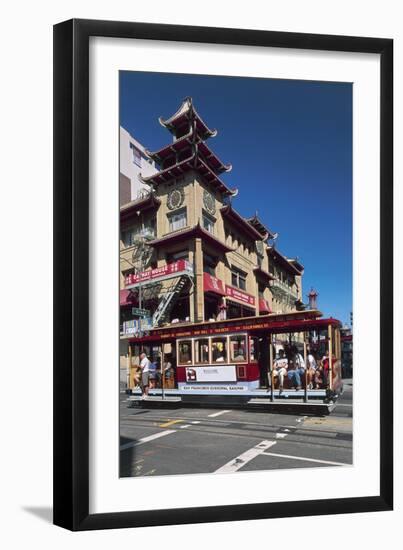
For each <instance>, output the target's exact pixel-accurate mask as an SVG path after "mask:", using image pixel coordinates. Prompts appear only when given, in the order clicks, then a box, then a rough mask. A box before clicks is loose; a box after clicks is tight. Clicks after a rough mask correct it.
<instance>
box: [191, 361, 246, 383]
mask: <svg viewBox="0 0 403 550" xmlns="http://www.w3.org/2000/svg"><path fill="white" fill-rule="evenodd" d="M186 381H187V382H236V369H235V366H234V365H226V366H222V367H221V366H217V367H195V368H191V367H187V368H186Z"/></svg>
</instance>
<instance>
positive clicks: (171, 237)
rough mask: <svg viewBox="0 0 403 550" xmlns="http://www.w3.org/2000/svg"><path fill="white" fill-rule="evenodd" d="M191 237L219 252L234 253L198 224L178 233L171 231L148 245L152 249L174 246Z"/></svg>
mask: <svg viewBox="0 0 403 550" xmlns="http://www.w3.org/2000/svg"><path fill="white" fill-rule="evenodd" d="M191 237H200V238H201V239H202V240H203V241H205V242H206V244H208V245H210V246H211V247H212V248H215V249H217V250H219V251H220V252H224V253H226V252H234V249H233V248H230V247H229V246H227V245H226V244H225V243H224V242H222V241H220V240H219V239H217V237H214V235H212V234H211V233H210V232H209V231H207V230H206V229H204V228H203V227H201V225H200V223H198V224H197V225H195V226H193V227H187V228H185V229H179V230H178V231H173V232H172V233H168V235H165V236H164V237H161V238H159V239H154V240H152V241H149V242H148V244H149V245H150V246H154V247H161V246H164V245H165V244H175V243H177V242H182V241H183V240H184V239H188V238H191Z"/></svg>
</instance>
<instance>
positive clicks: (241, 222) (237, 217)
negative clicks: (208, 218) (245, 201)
mask: <svg viewBox="0 0 403 550" xmlns="http://www.w3.org/2000/svg"><path fill="white" fill-rule="evenodd" d="M220 211H221V214H222V215H223V216H224V217H225V218H226V219H228V220H229V221H230V222H232V223H233V224H234V225H236V226H237V227H238V229H239V230H240V231H242V232H243V233H245V234H246V235H248V237H249V238H250V239H252V240H253V241H261V240H263V236H262V235H261V234H260V233H259V231H257V230H256V229H255V228H254V227H253V226H252V225H251V224H250V223H249V222H248V221H247V220H246V219H245V218H244V217H242V216H241V214H239V213H238V212H237V211H236V210H235V209H234V208H232V205H231V204H227V205H226V206H223V207H222V208H221V209H220Z"/></svg>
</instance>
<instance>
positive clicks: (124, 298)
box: [119, 289, 135, 306]
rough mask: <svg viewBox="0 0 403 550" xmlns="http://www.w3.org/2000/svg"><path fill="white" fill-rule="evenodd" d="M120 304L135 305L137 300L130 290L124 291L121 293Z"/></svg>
mask: <svg viewBox="0 0 403 550" xmlns="http://www.w3.org/2000/svg"><path fill="white" fill-rule="evenodd" d="M119 304H120V305H121V306H133V305H135V298H134V296H133V293H132V292H131V291H130V290H126V289H123V290H121V291H120V292H119Z"/></svg>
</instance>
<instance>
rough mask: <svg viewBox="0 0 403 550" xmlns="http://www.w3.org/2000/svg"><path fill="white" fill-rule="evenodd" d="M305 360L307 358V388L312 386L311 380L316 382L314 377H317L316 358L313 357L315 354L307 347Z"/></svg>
mask: <svg viewBox="0 0 403 550" xmlns="http://www.w3.org/2000/svg"><path fill="white" fill-rule="evenodd" d="M306 360H307V363H308V364H307V368H308V370H307V382H308V389H310V390H311V389H312V388H313V381H315V383H316V379H317V374H316V373H317V368H318V366H317V363H316V359H315V355H314V352H313V351H312V350H310V349H307V357H306Z"/></svg>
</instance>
